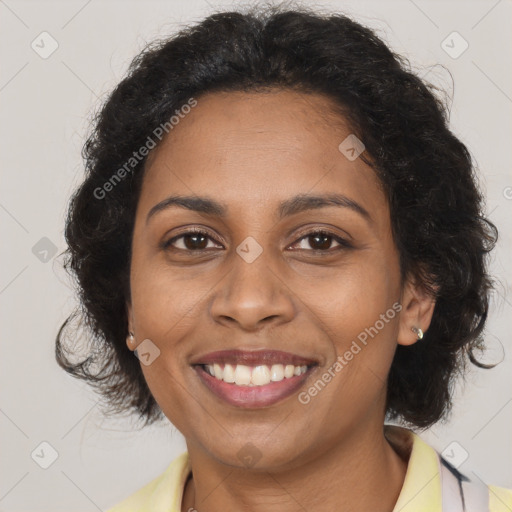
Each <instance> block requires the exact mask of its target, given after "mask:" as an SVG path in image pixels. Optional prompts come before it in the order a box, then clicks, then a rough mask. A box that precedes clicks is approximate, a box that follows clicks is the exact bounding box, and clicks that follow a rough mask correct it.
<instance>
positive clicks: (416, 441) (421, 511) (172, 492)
mask: <svg viewBox="0 0 512 512" xmlns="http://www.w3.org/2000/svg"><path fill="white" fill-rule="evenodd" d="M385 434H386V437H387V439H388V440H389V442H390V443H391V444H392V445H393V447H394V448H395V450H396V451H397V452H398V453H399V454H400V455H401V456H402V457H404V458H405V459H406V460H408V465H407V472H406V475H405V480H404V484H403V487H402V490H401V492H400V496H399V497H398V501H397V502H396V505H395V507H394V508H393V512H445V511H442V507H441V503H442V498H441V475H440V470H439V462H438V455H437V452H436V451H435V450H434V448H432V447H431V446H429V445H428V444H427V443H425V442H424V441H422V439H421V438H420V437H418V436H417V435H416V434H415V433H414V432H412V431H410V430H407V429H404V428H401V427H396V426H391V425H385ZM190 471H191V467H190V461H189V458H188V453H187V452H184V453H182V454H181V455H180V456H179V457H177V458H176V459H175V460H174V461H173V462H172V463H171V464H170V465H169V466H168V468H167V469H166V470H165V471H164V472H163V473H162V474H161V475H160V476H158V477H157V478H155V479H154V480H152V481H151V482H150V483H148V484H147V485H146V486H144V487H143V488H142V489H140V490H139V491H137V492H135V493H134V494H132V495H131V496H130V497H128V498H127V499H126V500H124V501H123V502H121V503H119V504H118V505H116V506H115V507H113V508H111V509H109V510H107V512H181V500H182V497H183V489H184V486H185V482H186V481H187V478H188V476H189V473H190ZM488 488H489V511H490V512H512V490H511V489H504V488H501V487H496V486H492V485H490V486H488ZM447 512H450V511H447Z"/></svg>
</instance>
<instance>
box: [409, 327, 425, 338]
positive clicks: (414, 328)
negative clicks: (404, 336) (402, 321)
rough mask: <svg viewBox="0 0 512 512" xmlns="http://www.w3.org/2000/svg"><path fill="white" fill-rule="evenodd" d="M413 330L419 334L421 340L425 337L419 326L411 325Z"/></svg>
mask: <svg viewBox="0 0 512 512" xmlns="http://www.w3.org/2000/svg"><path fill="white" fill-rule="evenodd" d="M411 331H412V332H413V333H415V334H416V336H418V339H419V340H422V339H423V331H422V330H421V329H420V328H419V327H411Z"/></svg>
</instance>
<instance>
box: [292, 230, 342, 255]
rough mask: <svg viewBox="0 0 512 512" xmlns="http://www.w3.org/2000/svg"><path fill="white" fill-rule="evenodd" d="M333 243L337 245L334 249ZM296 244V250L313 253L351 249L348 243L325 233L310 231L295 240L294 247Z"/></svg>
mask: <svg viewBox="0 0 512 512" xmlns="http://www.w3.org/2000/svg"><path fill="white" fill-rule="evenodd" d="M333 243H334V244H337V245H335V246H334V248H332V246H333ZM296 244H300V245H299V247H298V248H297V249H298V250H309V251H314V252H328V251H329V252H334V251H335V250H339V249H342V248H347V247H351V245H350V244H349V242H347V241H346V240H344V239H343V238H341V237H339V236H337V235H335V234H334V233H329V232H327V231H311V232H310V233H307V234H306V235H305V236H303V237H302V238H300V239H299V240H297V242H295V244H294V245H296Z"/></svg>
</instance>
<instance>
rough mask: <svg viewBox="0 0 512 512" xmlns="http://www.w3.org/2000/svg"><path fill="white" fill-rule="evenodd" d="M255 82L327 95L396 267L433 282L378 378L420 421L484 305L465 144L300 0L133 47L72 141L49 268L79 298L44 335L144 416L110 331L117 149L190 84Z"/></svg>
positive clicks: (127, 242) (119, 300)
mask: <svg viewBox="0 0 512 512" xmlns="http://www.w3.org/2000/svg"><path fill="white" fill-rule="evenodd" d="M269 88H281V89H293V90H297V91H300V92H303V93H313V94H322V95H326V96H327V97H329V98H331V99H332V100H334V104H336V105H337V106H339V108H340V112H343V116H344V117H345V118H346V119H347V120H348V121H349V124H350V126H351V130H352V132H353V133H355V134H356V135H357V137H358V138H359V139H361V140H362V141H363V143H364V145H365V147H366V152H365V153H363V156H362V158H363V159H364V158H366V159H365V160H364V161H365V162H366V163H367V164H368V165H371V166H372V168H373V169H374V171H375V173H376V175H377V176H378V177H379V179H380V182H381V183H382V186H383V189H384V190H385V192H386V195H387V198H388V201H389V208H390V215H391V223H392V230H393V237H394V241H395V243H396V246H397V248H398V251H399V254H400V266H401V271H402V278H404V277H405V276H412V277H413V278H414V279H416V280H417V281H418V282H419V283H421V284H422V286H423V287H424V288H425V290H427V292H428V293H430V294H432V296H433V297H435V298H436V306H435V310H434V314H433V318H432V322H431V325H430V328H429V329H428V332H427V333H426V334H425V337H424V339H423V340H422V341H421V342H418V343H415V344H413V345H411V346H398V347H397V350H396V353H395V357H394V360H393V362H392V366H391V369H390V373H389V379H388V386H387V401H386V412H387V417H388V418H389V419H397V420H399V421H401V422H403V423H406V424H410V425H411V426H416V427H418V428H426V427H428V426H430V425H432V424H434V423H436V422H437V421H439V420H441V419H443V418H445V417H446V415H447V413H448V412H449V410H450V408H451V405H452V391H453V384H454V380H455V377H456V376H458V375H460V374H463V373H464V372H463V370H464V369H466V365H467V361H468V359H469V360H471V361H472V362H473V363H475V364H478V362H477V361H476V359H475V358H474V356H473V351H474V350H475V348H476V347H481V344H482V334H483V328H484V324H485V321H486V318H487V314H488V308H489V297H490V293H491V290H492V286H493V281H492V279H491V277H490V276H489V274H488V272H487V263H488V262H487V259H488V253H489V251H491V250H492V248H493V247H494V245H495V243H496V240H497V230H496V227H495V226H494V225H493V224H492V223H491V222H490V221H489V220H488V219H486V218H485V216H484V200H483V195H482V192H481V191H480V189H479V186H478V180H477V176H476V173H475V167H474V165H473V161H472V158H471V155H470V153H469V151H468V150H467V148H466V147H465V145H464V144H463V143H462V142H461V141H460V140H459V139H458V138H457V137H455V135H454V134H453V133H452V132H451V131H450V129H449V126H448V125H449V118H448V117H449V113H448V112H449V109H448V107H447V105H446V102H445V101H442V100H441V99H440V98H439V95H438V94H437V93H438V92H439V91H438V90H437V88H435V87H434V86H433V85H431V84H428V83H426V82H425V81H423V80H422V79H420V78H419V77H418V76H417V75H416V74H415V73H413V72H412V71H411V67H410V64H409V63H408V61H407V60H406V59H405V58H403V57H401V56H399V55H397V54H395V53H394V52H392V51H391V50H390V48H388V46H387V45H386V44H385V43H384V42H383V41H382V40H381V39H380V38H379V37H377V35H376V34H375V33H374V32H373V31H372V30H370V29H369V28H366V27H364V26H362V25H360V24H359V23H358V22H356V21H354V20H352V19H351V18H350V17H347V16H345V15H341V14H334V13H329V14H320V13H318V12H313V11H311V10H310V9H308V8H304V7H299V8H293V9H290V8H282V7H280V6H270V7H269V6H266V7H265V8H262V7H261V6H260V7H256V8H254V7H253V8H252V9H250V10H248V11H247V12H241V11H240V12H218V13H215V14H213V15H210V16H209V17H207V18H205V19H204V20H203V21H201V22H200V23H198V24H196V25H194V26H191V27H186V28H184V29H182V30H181V31H180V32H179V33H177V34H176V35H174V36H173V37H171V38H169V39H166V40H163V41H156V42H154V43H152V44H150V45H149V46H148V47H147V48H146V49H145V50H143V51H142V53H141V54H140V55H138V56H137V57H136V58H135V59H134V60H133V62H132V63H131V65H130V68H129V71H128V73H127V76H126V77H125V78H124V79H123V80H122V81H121V82H120V83H119V84H118V85H117V87H116V88H115V90H114V91H113V92H112V93H111V94H110V96H109V97H108V99H107V100H106V102H105V103H104V105H103V106H102V108H101V110H100V112H99V114H98V115H97V117H96V118H95V120H94V123H93V131H92V134H91V135H90V137H89V138H88V140H87V142H86V143H85V146H84V149H83V157H84V160H85V163H86V176H85V180H84V181H83V183H82V184H81V185H80V186H79V188H78V190H77V191H76V192H75V193H74V195H73V197H72V199H71V201H70V205H69V210H68V216H67V221H66V230H65V236H66V241H67V243H68V249H67V251H66V260H65V268H66V269H67V270H68V271H69V272H70V273H72V274H73V275H74V277H75V278H76V282H77V287H78V291H79V297H80V306H79V308H78V309H77V310H76V311H75V312H74V313H73V314H72V315H71V316H70V317H69V318H68V319H67V320H66V322H65V323H64V324H63V325H62V327H61V328H60V330H59V333H58V335H57V339H56V358H57V361H58V364H59V365H60V366H61V367H62V368H64V369H65V370H66V371H67V372H69V373H70V374H72V375H73V376H75V377H78V378H81V379H85V380H86V381H88V382H89V383H90V384H91V385H92V386H93V387H94V388H95V389H96V390H97V391H98V392H99V395H100V396H101V398H103V399H105V400H106V405H107V410H106V411H105V413H106V414H120V413H123V412H137V413H138V417H139V418H141V419H143V420H144V422H145V423H144V424H145V425H147V424H151V423H153V422H154V421H156V420H157V419H163V413H162V411H161V409H160V407H159V406H158V404H157V402H156V401H155V399H154V398H153V396H152V394H151V392H150V390H149V388H148V386H147V384H146V381H145V379H144V376H143V373H142V371H141V367H140V363H139V361H138V360H137V358H135V357H134V356H133V354H132V352H131V351H129V350H128V348H127V347H126V343H125V340H126V336H127V334H128V333H127V328H128V327H127V326H128V321H127V310H126V303H127V300H128V298H129V296H130V295H129V294H130V283H129V270H130V260H131V240H132V232H133V226H134V217H135V210H136V206H137V201H138V197H139V193H140V189H141V183H142V177H143V174H144V164H145V161H146V160H147V156H144V157H143V158H140V155H139V156H138V159H136V160H134V158H133V157H134V155H135V151H136V150H137V149H138V148H141V147H144V145H145V144H147V141H148V140H149V139H148V137H151V135H152V134H153V133H154V131H155V129H156V128H157V127H159V126H163V125H166V123H167V125H166V126H167V127H169V119H170V118H171V116H172V115H174V114H179V112H180V109H181V108H182V106H183V105H186V104H187V103H190V100H191V98H195V99H196V101H197V100H198V99H199V98H200V96H201V95H203V94H205V93H211V92H215V91H224V92H225V91H248V92H250V91H261V90H265V89H269ZM170 136H172V134H171V135H170ZM137 155H138V153H137ZM364 155H367V156H366V157H364ZM126 162H131V164H130V165H131V168H128V169H127V166H126ZM122 169H124V172H122V171H121V170H122ZM116 172H117V178H119V179H117V178H116V180H115V181H112V180H113V178H114V177H115V176H114V174H115V173H116ZM105 190H108V196H107V197H105V195H106V193H105ZM77 320H78V321H79V322H80V325H81V326H83V327H84V328H85V329H86V336H87V341H88V348H87V353H86V355H85V357H84V358H79V360H75V361H72V360H71V359H73V357H70V356H75V357H74V359H76V354H77V352H76V351H75V350H74V348H73V347H72V346H71V345H70V344H69V342H68V337H67V336H65V333H71V338H72V340H75V341H77V337H78V334H77V329H76V328H74V327H73V326H74V322H75V321H77Z"/></svg>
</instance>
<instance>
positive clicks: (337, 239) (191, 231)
mask: <svg viewBox="0 0 512 512" xmlns="http://www.w3.org/2000/svg"><path fill="white" fill-rule="evenodd" d="M196 234H198V235H204V236H206V237H207V238H208V239H210V240H212V241H214V239H213V237H212V236H210V233H209V232H208V231H205V230H203V229H199V228H190V229H189V230H188V231H185V232H184V233H180V234H179V235H177V236H175V237H173V238H171V239H170V240H167V241H166V242H163V244H162V248H163V249H165V250H175V251H181V252H188V253H200V252H203V251H207V250H208V249H197V250H192V249H178V248H176V247H172V244H173V243H175V242H176V241H177V240H179V239H181V238H183V237H184V236H187V235H196ZM314 235H324V236H327V237H330V238H332V240H333V241H335V242H337V243H338V244H339V246H338V247H335V248H334V249H325V250H324V249H292V250H296V251H297V250H298V251H307V252H312V253H316V254H326V253H333V252H337V251H339V250H342V249H350V248H352V247H353V245H352V244H351V243H350V242H348V241H347V240H345V239H344V238H341V237H340V236H338V235H335V234H334V233H332V232H330V231H328V230H325V229H316V230H311V231H307V232H306V233H302V234H301V237H300V238H298V239H297V240H296V241H295V242H293V244H291V245H296V244H297V243H299V242H301V241H302V240H304V239H305V238H309V237H311V236H314ZM216 243H218V242H216Z"/></svg>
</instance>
